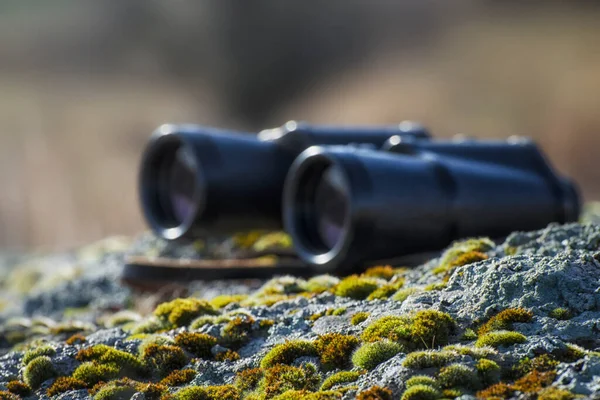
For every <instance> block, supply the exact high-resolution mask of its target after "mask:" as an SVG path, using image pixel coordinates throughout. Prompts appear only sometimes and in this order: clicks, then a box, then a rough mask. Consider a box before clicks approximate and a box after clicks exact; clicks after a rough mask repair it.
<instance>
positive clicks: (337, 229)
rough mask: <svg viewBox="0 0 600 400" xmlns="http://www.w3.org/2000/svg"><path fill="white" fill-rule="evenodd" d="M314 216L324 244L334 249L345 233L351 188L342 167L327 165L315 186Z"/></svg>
mask: <svg viewBox="0 0 600 400" xmlns="http://www.w3.org/2000/svg"><path fill="white" fill-rule="evenodd" d="M314 193H315V198H314V218H315V222H316V225H317V226H316V228H317V233H318V235H319V237H320V240H321V241H322V242H323V244H324V245H325V246H326V247H328V248H329V249H332V248H334V247H335V245H336V244H337V243H338V241H339V240H340V239H341V237H342V235H343V233H344V225H345V219H346V215H347V211H348V203H349V190H348V187H347V185H346V181H345V179H344V174H343V172H342V171H341V169H340V167H338V166H335V165H332V166H329V167H327V168H326V169H325V170H324V171H323V174H322V175H321V179H320V181H319V183H318V184H317V186H316V188H315V192H314Z"/></svg>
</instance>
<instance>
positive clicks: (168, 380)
mask: <svg viewBox="0 0 600 400" xmlns="http://www.w3.org/2000/svg"><path fill="white" fill-rule="evenodd" d="M196 374H197V372H196V371H194V370H193V369H179V370H175V371H173V372H171V373H170V374H169V375H167V376H166V377H165V378H164V379H162V380H161V381H160V384H161V385H165V386H168V387H173V386H181V385H185V384H186V383H190V382H191V381H192V380H193V379H194V378H195V377H196Z"/></svg>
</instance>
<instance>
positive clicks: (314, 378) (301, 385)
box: [258, 364, 321, 399]
mask: <svg viewBox="0 0 600 400" xmlns="http://www.w3.org/2000/svg"><path fill="white" fill-rule="evenodd" d="M320 383H321V377H320V376H319V373H318V372H317V368H316V367H315V366H314V365H313V364H305V365H303V366H302V367H293V366H289V365H281V364H278V365H276V366H274V367H272V368H269V369H266V370H265V371H264V375H263V377H262V379H261V380H260V382H259V384H258V391H259V393H262V395H263V396H264V398H265V399H270V398H272V397H274V396H276V395H279V394H283V393H285V392H287V391H288V390H307V391H315V390H317V389H318V387H319V385H320Z"/></svg>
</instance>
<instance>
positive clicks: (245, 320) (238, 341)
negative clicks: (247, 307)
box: [219, 315, 256, 349]
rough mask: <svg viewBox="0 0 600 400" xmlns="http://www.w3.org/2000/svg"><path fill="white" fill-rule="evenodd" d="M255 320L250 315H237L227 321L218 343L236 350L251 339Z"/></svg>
mask: <svg viewBox="0 0 600 400" xmlns="http://www.w3.org/2000/svg"><path fill="white" fill-rule="evenodd" d="M254 322H256V321H255V319H254V318H253V317H252V316H251V315H239V316H236V317H235V318H233V319H232V320H231V321H229V322H228V323H227V324H226V325H225V326H224V327H223V329H222V330H221V339H220V341H219V343H220V344H222V345H223V346H225V347H229V348H233V349H238V348H240V347H242V346H243V345H245V344H246V343H248V341H249V340H250V339H251V337H252V336H251V333H252V326H253V325H254Z"/></svg>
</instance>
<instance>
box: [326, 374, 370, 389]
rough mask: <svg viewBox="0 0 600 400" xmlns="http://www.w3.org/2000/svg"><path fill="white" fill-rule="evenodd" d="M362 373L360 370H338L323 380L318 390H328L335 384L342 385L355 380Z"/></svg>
mask: <svg viewBox="0 0 600 400" xmlns="http://www.w3.org/2000/svg"><path fill="white" fill-rule="evenodd" d="M361 375H362V372H358V371H340V372H337V373H335V374H333V375H331V376H330V377H329V378H327V379H325V380H324V381H323V384H322V385H321V389H320V390H329V389H331V388H332V387H334V386H336V385H342V384H344V383H352V382H356V381H357V380H358V378H360V376H361Z"/></svg>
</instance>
